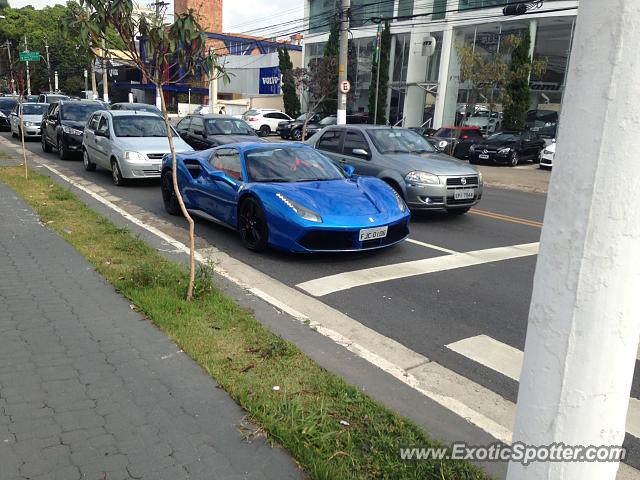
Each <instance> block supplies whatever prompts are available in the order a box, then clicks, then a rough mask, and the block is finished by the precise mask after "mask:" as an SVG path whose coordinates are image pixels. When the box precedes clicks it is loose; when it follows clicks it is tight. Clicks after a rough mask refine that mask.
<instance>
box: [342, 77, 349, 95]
mask: <svg viewBox="0 0 640 480" xmlns="http://www.w3.org/2000/svg"><path fill="white" fill-rule="evenodd" d="M350 91H351V84H350V83H349V81H348V80H345V81H344V82H340V93H344V94H345V95H346V94H347V93H349V92H350Z"/></svg>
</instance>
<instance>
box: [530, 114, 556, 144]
mask: <svg viewBox="0 0 640 480" xmlns="http://www.w3.org/2000/svg"><path fill="white" fill-rule="evenodd" d="M558 118H559V116H558V112H556V111H555V110H529V111H528V112H527V121H526V123H525V130H531V131H532V132H533V133H535V134H537V135H540V136H541V137H543V138H556V134H557V132H558Z"/></svg>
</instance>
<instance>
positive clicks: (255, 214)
mask: <svg viewBox="0 0 640 480" xmlns="http://www.w3.org/2000/svg"><path fill="white" fill-rule="evenodd" d="M238 225H239V231H240V238H241V239H242V243H243V244H244V246H245V247H246V248H248V249H249V250H252V251H254V252H263V251H265V250H266V249H267V247H268V245H269V229H268V227H267V219H266V218H265V215H264V211H263V210H262V206H261V205H260V203H258V201H257V200H256V199H255V198H253V197H247V198H246V199H245V200H243V201H242V203H241V204H240V208H239V209H238Z"/></svg>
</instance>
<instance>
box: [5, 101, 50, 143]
mask: <svg viewBox="0 0 640 480" xmlns="http://www.w3.org/2000/svg"><path fill="white" fill-rule="evenodd" d="M48 108H49V105H47V104H46V103H18V104H16V106H15V108H14V109H13V111H12V112H11V116H10V117H9V119H10V123H11V136H12V137H14V138H16V137H20V138H21V137H22V133H21V131H20V128H21V126H20V116H22V117H23V118H22V126H23V127H24V138H25V140H27V139H29V138H39V137H40V134H41V128H42V115H44V114H45V112H46V111H47V109H48Z"/></svg>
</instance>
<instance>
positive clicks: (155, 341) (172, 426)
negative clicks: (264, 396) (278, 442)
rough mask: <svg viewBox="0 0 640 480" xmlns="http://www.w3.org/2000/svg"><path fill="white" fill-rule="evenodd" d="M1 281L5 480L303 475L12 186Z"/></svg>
mask: <svg viewBox="0 0 640 480" xmlns="http://www.w3.org/2000/svg"><path fill="white" fill-rule="evenodd" d="M96 248H99V245H96ZM0 272H2V275H1V276H0V478H2V480H13V479H27V478H28V479H31V480H36V479H42V480H44V479H47V480H53V479H61V480H74V479H79V478H86V479H91V480H121V479H129V478H136V479H139V478H144V479H154V480H161V479H165V478H166V479H172V480H179V479H186V478H190V479H200V478H202V479H207V480H214V479H229V480H232V479H233V480H235V479H276V478H277V479H294V478H303V477H304V476H303V474H302V472H300V471H299V469H298V468H297V467H296V465H295V463H294V462H293V460H291V458H289V456H288V455H287V454H286V453H285V452H283V451H282V450H279V449H275V448H271V447H270V446H269V445H268V444H267V443H266V442H265V441H264V439H262V438H254V439H252V440H251V441H247V440H246V439H245V437H244V436H243V434H241V433H240V431H243V432H245V435H246V432H251V431H254V429H255V427H253V426H251V425H249V424H246V423H245V422H244V420H243V418H244V416H245V413H244V412H243V411H242V410H241V409H240V408H239V407H238V406H237V405H236V404H235V403H234V402H233V400H231V399H230V398H229V397H228V396H227V394H226V393H225V392H224V391H223V390H221V389H219V388H217V386H216V384H215V382H214V381H213V380H212V379H211V378H210V377H209V376H208V375H206V374H205V373H204V372H203V371H202V370H201V369H200V367H198V366H197V365H196V364H195V363H194V362H193V361H192V360H190V359H189V358H188V357H186V355H185V354H183V353H181V351H180V350H179V348H178V347H177V346H176V345H175V344H174V343H173V342H171V341H170V340H168V339H167V337H166V336H165V335H164V334H163V333H162V332H160V331H159V330H157V329H156V328H155V327H154V326H153V325H152V324H151V323H149V321H147V320H146V319H144V318H143V317H142V316H141V315H139V314H138V313H136V312H134V311H132V310H131V308H130V307H129V304H128V303H127V302H126V301H125V300H124V299H123V298H122V297H121V296H120V295H118V294H117V293H116V292H115V291H114V290H113V288H112V287H111V286H110V285H109V284H107V283H106V281H105V280H104V279H103V278H102V277H101V276H100V275H98V274H97V273H96V272H95V271H94V270H93V268H92V266H91V265H90V264H89V263H88V262H87V261H86V260H85V259H84V258H83V257H82V256H81V255H80V254H79V253H77V252H76V251H75V250H74V249H73V248H72V247H71V246H70V245H68V244H67V243H66V242H65V241H64V240H62V239H61V238H59V237H57V236H56V235H55V234H54V233H52V232H50V231H48V230H47V229H45V228H43V227H42V226H41V225H40V224H39V222H38V219H37V217H36V215H35V214H34V213H33V211H32V210H30V209H29V208H28V207H27V206H26V205H25V204H24V203H23V202H22V201H21V200H19V199H18V198H17V197H16V195H15V194H14V193H13V191H12V190H11V189H9V188H8V187H7V186H6V185H4V184H2V183H0Z"/></svg>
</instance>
